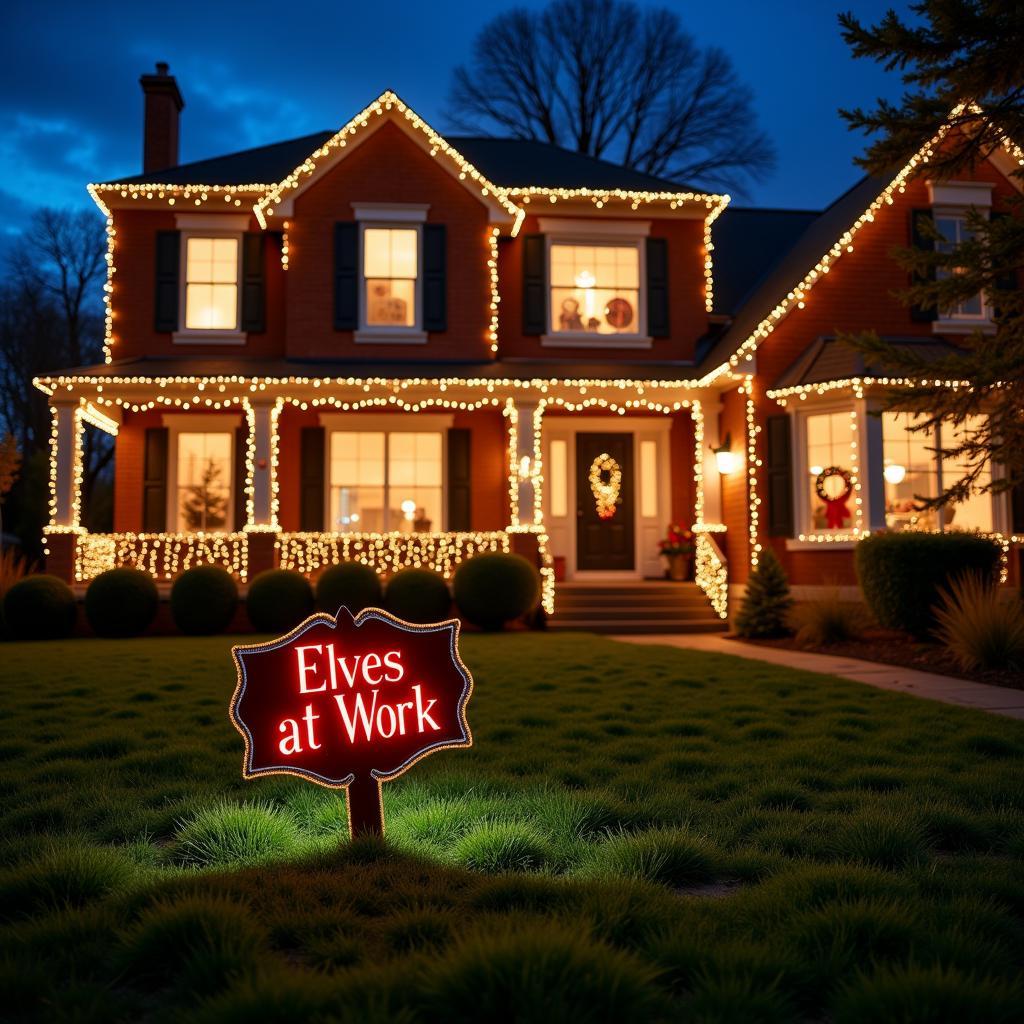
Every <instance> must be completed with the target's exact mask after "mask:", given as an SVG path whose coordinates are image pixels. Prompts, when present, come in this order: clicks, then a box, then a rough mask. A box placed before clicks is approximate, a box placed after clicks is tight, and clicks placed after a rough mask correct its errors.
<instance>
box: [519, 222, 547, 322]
mask: <svg viewBox="0 0 1024 1024" xmlns="http://www.w3.org/2000/svg"><path fill="white" fill-rule="evenodd" d="M547 255H548V254H547V250H546V248H545V245H544V236H543V235H524V236H523V334H545V333H546V332H547V329H548V326H547V324H548V320H547V309H548V302H547V299H548V295H547V292H548V288H547V277H548V275H547Z"/></svg>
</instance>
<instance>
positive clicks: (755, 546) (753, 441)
mask: <svg viewBox="0 0 1024 1024" xmlns="http://www.w3.org/2000/svg"><path fill="white" fill-rule="evenodd" d="M739 392H740V394H741V395H746V398H747V401H746V418H747V503H748V507H749V513H750V514H749V518H748V520H747V531H748V533H747V535H748V538H749V543H750V568H751V569H756V568H757V565H758V562H759V561H760V554H761V543H760V541H759V540H758V527H759V521H760V518H761V511H760V509H761V499H760V498H759V497H758V494H757V471H758V469H759V468H760V466H761V460H760V459H759V458H758V457H757V435H758V434H759V433H761V428H760V426H759V425H758V423H757V406H756V405H755V403H754V378H753V377H750V376H748V377H747V378H746V381H745V383H743V384H741V385H740V387H739Z"/></svg>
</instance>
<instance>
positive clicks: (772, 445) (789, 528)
mask: <svg viewBox="0 0 1024 1024" xmlns="http://www.w3.org/2000/svg"><path fill="white" fill-rule="evenodd" d="M765 428H766V430H765V432H766V434H767V438H768V451H767V455H768V457H767V459H766V460H765V476H766V478H767V484H768V488H767V489H768V495H767V497H768V533H769V534H770V535H771V536H773V537H792V536H793V444H792V434H791V429H792V425H791V422H790V418H789V416H788V415H786V414H783V415H781V416H769V417H768V419H767V421H766V422H765Z"/></svg>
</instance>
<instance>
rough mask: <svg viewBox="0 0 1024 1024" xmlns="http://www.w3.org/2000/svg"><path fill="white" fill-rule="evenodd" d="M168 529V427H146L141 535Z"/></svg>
mask: <svg viewBox="0 0 1024 1024" xmlns="http://www.w3.org/2000/svg"><path fill="white" fill-rule="evenodd" d="M166 529H167V428H166V427H147V428H146V449H145V455H144V462H143V470H142V532H143V533H163V532H164V531H165V530H166Z"/></svg>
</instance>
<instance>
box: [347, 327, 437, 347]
mask: <svg viewBox="0 0 1024 1024" xmlns="http://www.w3.org/2000/svg"><path fill="white" fill-rule="evenodd" d="M353 338H354V340H355V342H356V344H357V345H425V344H426V343H427V332H426V331H415V330H404V331H403V330H398V331H393V330H386V329H385V330H374V329H373V328H364V329H363V330H361V331H355V332H354V334H353Z"/></svg>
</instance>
